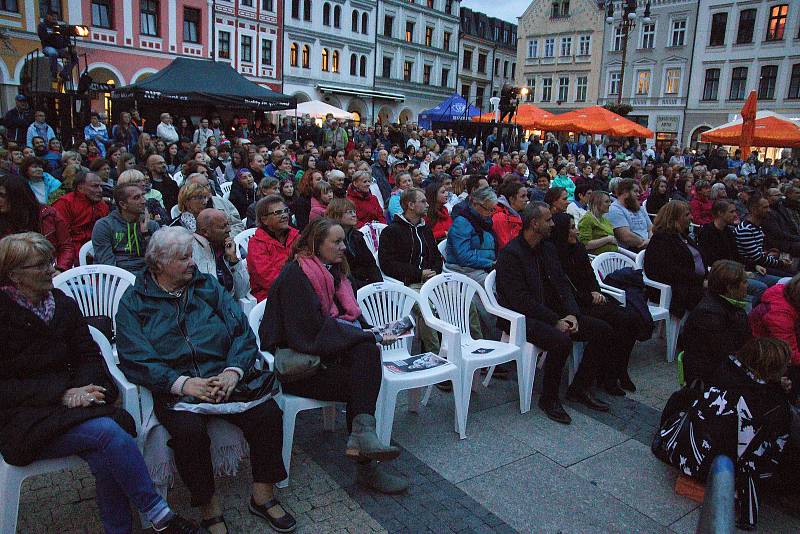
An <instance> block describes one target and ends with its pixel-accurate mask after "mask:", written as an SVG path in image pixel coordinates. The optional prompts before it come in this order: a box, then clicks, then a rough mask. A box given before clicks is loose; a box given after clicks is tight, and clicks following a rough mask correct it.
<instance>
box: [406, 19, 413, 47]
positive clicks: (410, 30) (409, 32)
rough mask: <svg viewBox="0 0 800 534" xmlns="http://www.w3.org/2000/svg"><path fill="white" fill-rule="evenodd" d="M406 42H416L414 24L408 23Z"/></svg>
mask: <svg viewBox="0 0 800 534" xmlns="http://www.w3.org/2000/svg"><path fill="white" fill-rule="evenodd" d="M406 42H407V43H413V42H414V23H413V22H410V21H406Z"/></svg>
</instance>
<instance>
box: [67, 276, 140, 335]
mask: <svg viewBox="0 0 800 534" xmlns="http://www.w3.org/2000/svg"><path fill="white" fill-rule="evenodd" d="M135 283H136V276H135V275H133V274H132V273H130V272H128V271H126V270H125V269H120V268H119V267H114V266H113V265H84V266H81V267H73V268H72V269H70V270H68V271H64V272H63V273H61V274H59V275H58V276H56V277H55V278H53V286H54V287H55V288H57V289H60V290H61V291H63V292H64V293H66V294H67V296H68V297H72V298H73V299H75V301H76V302H77V303H78V308H80V310H81V313H82V314H83V316H84V317H94V316H98V315H105V316H106V317H109V318H111V323H112V325H113V328H114V332H116V331H117V321H116V318H115V317H116V315H117V309H119V301H120V299H122V295H123V293H125V291H126V290H127V289H128V288H129V287H130V286H132V285H133V284H135Z"/></svg>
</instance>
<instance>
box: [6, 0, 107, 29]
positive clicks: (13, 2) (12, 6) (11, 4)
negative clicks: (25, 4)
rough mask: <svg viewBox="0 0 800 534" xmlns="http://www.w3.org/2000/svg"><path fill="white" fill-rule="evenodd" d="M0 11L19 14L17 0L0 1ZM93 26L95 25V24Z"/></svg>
mask: <svg viewBox="0 0 800 534" xmlns="http://www.w3.org/2000/svg"><path fill="white" fill-rule="evenodd" d="M0 11H10V12H12V13H19V5H17V0H0ZM95 26H97V25H96V24H95Z"/></svg>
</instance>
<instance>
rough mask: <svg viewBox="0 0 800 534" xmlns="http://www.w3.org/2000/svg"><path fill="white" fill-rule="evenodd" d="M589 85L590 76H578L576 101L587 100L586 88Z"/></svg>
mask: <svg viewBox="0 0 800 534" xmlns="http://www.w3.org/2000/svg"><path fill="white" fill-rule="evenodd" d="M588 86H589V78H588V77H586V76H578V80H577V84H576V85H575V102H586V88H587V87H588Z"/></svg>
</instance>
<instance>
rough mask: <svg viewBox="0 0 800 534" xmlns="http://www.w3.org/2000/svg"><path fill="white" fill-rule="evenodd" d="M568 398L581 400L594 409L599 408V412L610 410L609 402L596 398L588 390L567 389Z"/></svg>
mask: <svg viewBox="0 0 800 534" xmlns="http://www.w3.org/2000/svg"><path fill="white" fill-rule="evenodd" d="M567 400H570V401H572V402H580V403H581V404H583V405H584V406H587V407H589V408H591V409H592V410H597V411H598V412H607V411H608V404H606V403H605V402H603V401H601V400H598V399H595V398H594V397H593V396H592V394H591V393H589V392H588V391H573V390H567Z"/></svg>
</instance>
